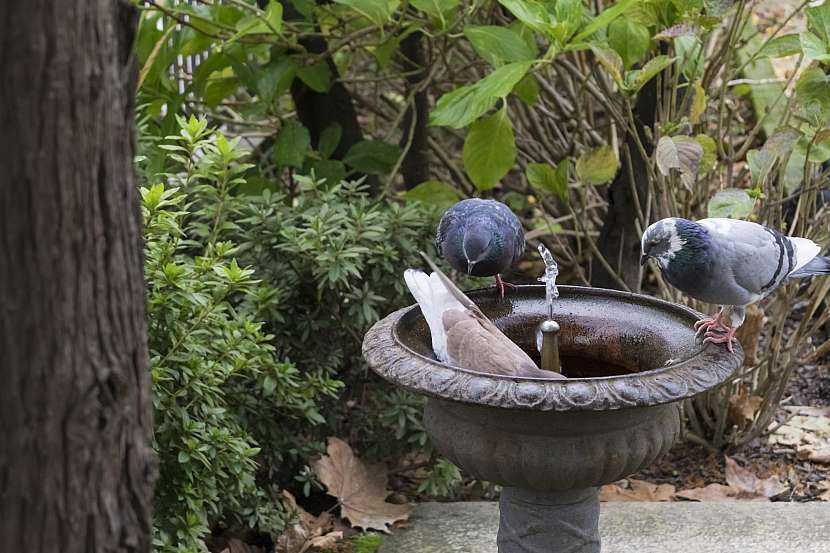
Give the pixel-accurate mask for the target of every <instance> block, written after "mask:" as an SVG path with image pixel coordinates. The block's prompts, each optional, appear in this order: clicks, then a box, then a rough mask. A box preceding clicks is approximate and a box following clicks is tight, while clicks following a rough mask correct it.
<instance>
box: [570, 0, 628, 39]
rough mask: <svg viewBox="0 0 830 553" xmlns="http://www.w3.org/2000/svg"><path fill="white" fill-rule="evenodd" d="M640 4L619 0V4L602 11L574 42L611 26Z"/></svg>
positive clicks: (616, 3)
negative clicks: (633, 6)
mask: <svg viewBox="0 0 830 553" xmlns="http://www.w3.org/2000/svg"><path fill="white" fill-rule="evenodd" d="M638 2H640V0H619V1H618V2H615V3H614V4H612V5H611V6H609V7H607V8H605V9H604V10H602V12H601V13H600V14H599V15H597V16H596V17H595V18H594V19H592V20H591V22H590V23H588V24H587V25H586V26H585V28H584V29H583V30H582V32H580V33H579V34H578V35H576V36H575V37H574V39H573V40H574V41H575V42H579V41H581V40H584V39H586V38H588V37H589V36H591V35H592V34H594V33H595V32H597V31H598V30H600V29H602V28H603V27H606V26H608V25H610V24H611V22H612V21H614V20H615V19H616V18H618V17H619V16H621V15H622V14H623V12H625V11H626V10H627V9H628V8H630V7H631V6H632V5H634V4H636V3H638Z"/></svg>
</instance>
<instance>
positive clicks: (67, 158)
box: [0, 0, 155, 553]
mask: <svg viewBox="0 0 830 553" xmlns="http://www.w3.org/2000/svg"><path fill="white" fill-rule="evenodd" d="M136 17H137V15H136V12H135V10H134V9H133V8H132V7H131V6H130V5H129V4H128V3H127V2H126V1H125V0H84V1H82V0H3V1H2V2H0V77H1V78H0V167H2V177H0V379H2V383H1V384H0V424H2V439H0V551H3V552H9V553H12V552H24V551H25V552H26V553H56V552H60V553H98V552H135V553H145V552H148V551H149V550H150V543H151V520H150V505H151V499H152V498H151V494H152V481H153V477H154V474H155V457H154V455H153V452H152V449H151V447H150V436H151V431H152V416H151V415H152V411H151V398H150V376H149V371H148V365H147V363H148V360H147V349H146V324H145V319H144V317H145V309H144V280H143V276H142V246H141V221H140V214H139V211H138V194H137V191H136V187H135V182H134V175H133V155H134V151H135V137H134V134H133V115H134V105H133V104H134V95H135V86H136V79H135V76H136V67H135V63H134V60H133V55H132V52H133V39H134V34H135V28H136V22H137V19H136Z"/></svg>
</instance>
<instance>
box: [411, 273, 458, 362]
mask: <svg viewBox="0 0 830 553" xmlns="http://www.w3.org/2000/svg"><path fill="white" fill-rule="evenodd" d="M403 278H404V280H405V281H406V286H407V287H408V288H409V291H410V292H411V293H412V296H413V297H414V298H415V301H417V302H418V305H419V306H420V308H421V313H423V314H424V319H426V321H427V325H428V326H429V333H430V336H431V337H432V349H433V351H434V352H435V356H436V357H437V358H438V360H439V361H443V362H447V361H448V360H449V354H448V353H447V333H446V331H445V330H444V322H443V316H444V312H445V311H447V310H450V309H457V310H459V311H464V306H463V305H461V302H460V301H458V299H457V298H456V297H455V296H454V295H453V294H452V293H450V291H449V290H448V289H447V287H446V285H445V284H444V282H443V281H442V280H441V278H440V276H439V275H438V274H437V273H432V274H431V275H429V276H428V275H427V274H426V273H425V272H423V271H419V270H417V269H407V270H406V271H405V272H404V274H403Z"/></svg>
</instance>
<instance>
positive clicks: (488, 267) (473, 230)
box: [461, 221, 503, 276]
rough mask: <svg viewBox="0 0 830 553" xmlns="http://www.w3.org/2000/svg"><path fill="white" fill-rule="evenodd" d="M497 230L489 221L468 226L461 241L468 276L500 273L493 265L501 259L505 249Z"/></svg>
mask: <svg viewBox="0 0 830 553" xmlns="http://www.w3.org/2000/svg"><path fill="white" fill-rule="evenodd" d="M496 230H497V229H496V228H494V225H492V224H490V223H489V221H478V222H475V223H472V224H470V225H468V226H467V229H466V230H465V232H464V236H463V238H462V240H461V251H462V252H463V254H464V259H465V260H466V261H467V274H470V275H474V276H490V275H492V274H494V273H496V272H498V269H497V268H495V267H492V265H493V264H494V263H496V262H497V261H498V260H499V258H500V257H501V255H502V249H503V248H502V244H501V240H499V237H498V233H497V232H496Z"/></svg>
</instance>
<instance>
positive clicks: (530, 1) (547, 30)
mask: <svg viewBox="0 0 830 553" xmlns="http://www.w3.org/2000/svg"><path fill="white" fill-rule="evenodd" d="M498 2H499V4H501V5H502V6H504V7H505V8H506V9H507V11H509V12H510V13H512V14H513V16H514V17H515V18H516V19H518V20H519V21H521V22H522V23H524V24H525V25H527V26H528V27H530V28H531V29H533V30H534V31H538V32H540V33H543V34H546V35H548V36H550V35H551V33H552V31H553V24H554V21H553V20H552V19H551V16H550V14H549V13H548V11H547V8H545V6H544V5H543V4H542V3H540V2H536V1H535V0H498Z"/></svg>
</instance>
